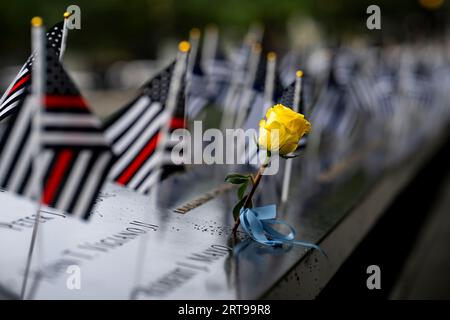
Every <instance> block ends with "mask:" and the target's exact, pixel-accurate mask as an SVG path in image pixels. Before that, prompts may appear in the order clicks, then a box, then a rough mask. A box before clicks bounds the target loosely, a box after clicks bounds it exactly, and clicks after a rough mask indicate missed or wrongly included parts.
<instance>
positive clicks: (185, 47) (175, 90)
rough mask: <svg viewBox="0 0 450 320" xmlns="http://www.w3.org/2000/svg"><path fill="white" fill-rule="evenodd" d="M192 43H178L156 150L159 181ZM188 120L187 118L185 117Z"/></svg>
mask: <svg viewBox="0 0 450 320" xmlns="http://www.w3.org/2000/svg"><path fill="white" fill-rule="evenodd" d="M190 47H191V45H190V44H189V42H187V41H182V42H180V44H179V45H178V56H177V61H176V62H175V67H174V70H173V75H172V79H171V81H170V86H169V93H168V96H167V103H166V108H165V109H164V111H163V112H164V113H165V116H164V125H163V127H162V128H161V130H160V133H159V138H158V145H157V147H156V150H155V152H156V153H155V155H156V156H157V157H159V160H158V162H159V163H158V167H157V168H156V170H157V172H159V173H158V179H157V180H158V181H159V177H160V176H161V173H162V172H161V170H162V167H163V155H164V150H165V149H166V145H167V142H168V141H169V129H170V120H171V118H172V116H173V113H174V111H175V109H176V106H177V101H178V96H179V93H180V90H181V89H182V88H181V84H182V81H183V77H184V76H185V71H186V67H187V58H188V54H189V50H190ZM184 120H185V121H186V119H184Z"/></svg>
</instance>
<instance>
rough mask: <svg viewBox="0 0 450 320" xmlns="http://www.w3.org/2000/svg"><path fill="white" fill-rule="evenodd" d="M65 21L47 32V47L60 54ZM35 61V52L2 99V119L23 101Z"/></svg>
mask: <svg viewBox="0 0 450 320" xmlns="http://www.w3.org/2000/svg"><path fill="white" fill-rule="evenodd" d="M63 28H64V22H63V21H61V22H58V23H57V24H55V25H54V26H53V27H52V28H51V29H49V30H48V32H47V34H46V38H47V49H53V50H54V52H55V53H56V54H57V55H58V56H59V55H60V51H61V43H62V36H63ZM33 61H34V54H33V55H31V56H30V57H29V58H28V60H27V61H26V62H25V64H24V66H23V67H22V69H20V71H19V73H18V74H17V76H16V77H15V78H14V80H13V82H12V83H11V84H10V85H9V87H8V89H7V90H6V92H5V93H4V95H3V96H2V98H1V99H0V121H1V120H3V119H4V118H6V117H8V116H9V115H11V114H12V113H14V112H15V111H16V108H17V107H18V106H19V105H20V104H21V103H22V102H23V100H24V98H25V96H26V90H27V88H28V87H29V86H30V83H31V71H32V65H33Z"/></svg>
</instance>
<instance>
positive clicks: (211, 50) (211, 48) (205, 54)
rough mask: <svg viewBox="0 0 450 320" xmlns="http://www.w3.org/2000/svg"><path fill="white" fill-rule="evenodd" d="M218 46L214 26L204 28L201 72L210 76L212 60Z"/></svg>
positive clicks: (217, 34) (217, 37)
mask: <svg viewBox="0 0 450 320" xmlns="http://www.w3.org/2000/svg"><path fill="white" fill-rule="evenodd" d="M218 45H219V32H218V30H217V27H216V26H215V25H208V26H207V27H206V28H205V37H204V39H203V46H202V56H201V62H200V63H201V66H202V68H203V70H204V71H205V72H206V73H207V74H208V75H210V73H211V71H212V70H211V69H212V66H213V64H214V59H215V58H216V54H217V47H218Z"/></svg>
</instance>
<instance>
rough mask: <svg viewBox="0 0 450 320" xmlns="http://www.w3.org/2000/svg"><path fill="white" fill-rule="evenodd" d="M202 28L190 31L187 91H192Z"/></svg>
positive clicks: (185, 112) (185, 110) (185, 113)
mask: <svg viewBox="0 0 450 320" xmlns="http://www.w3.org/2000/svg"><path fill="white" fill-rule="evenodd" d="M200 34H201V33H200V30H199V29H197V28H193V29H192V30H191V31H190V32H189V43H190V44H191V48H190V52H189V58H188V63H187V72H186V92H190V88H191V84H192V77H193V74H194V67H195V62H196V61H197V54H198V47H199V44H200ZM187 111H188V110H187V108H184V119H187V118H188V117H187Z"/></svg>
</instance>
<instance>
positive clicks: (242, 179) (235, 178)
mask: <svg viewBox="0 0 450 320" xmlns="http://www.w3.org/2000/svg"><path fill="white" fill-rule="evenodd" d="M249 178H250V175H243V174H240V173H230V174H229V175H227V176H226V177H225V181H226V182H230V183H232V184H242V183H246V182H247V181H248V180H249Z"/></svg>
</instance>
